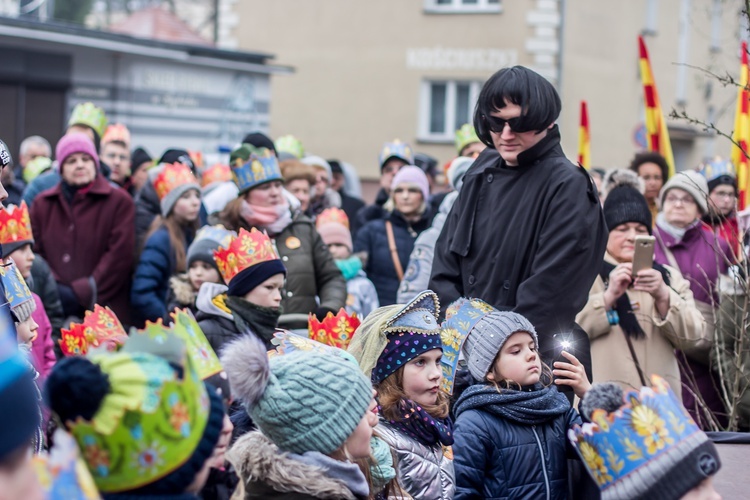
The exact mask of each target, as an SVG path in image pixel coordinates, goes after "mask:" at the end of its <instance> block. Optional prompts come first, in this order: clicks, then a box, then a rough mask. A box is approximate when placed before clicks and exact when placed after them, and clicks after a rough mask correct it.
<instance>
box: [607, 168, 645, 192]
mask: <svg viewBox="0 0 750 500" xmlns="http://www.w3.org/2000/svg"><path fill="white" fill-rule="evenodd" d="M617 186H630V187H632V188H633V189H635V190H637V191H638V192H639V193H641V194H643V193H645V192H646V185H645V184H644V183H643V179H641V178H640V177H638V174H637V173H635V172H633V171H632V170H626V169H624V168H616V169H614V170H609V171H608V172H607V174H606V175H605V176H604V179H602V198H604V199H606V198H607V195H608V194H609V193H610V192H611V191H612V190H613V189H614V188H616V187H617Z"/></svg>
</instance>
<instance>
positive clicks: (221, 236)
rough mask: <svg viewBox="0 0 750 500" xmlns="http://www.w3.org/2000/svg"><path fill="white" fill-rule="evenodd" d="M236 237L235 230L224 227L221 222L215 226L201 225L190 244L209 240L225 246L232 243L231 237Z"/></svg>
mask: <svg viewBox="0 0 750 500" xmlns="http://www.w3.org/2000/svg"><path fill="white" fill-rule="evenodd" d="M236 237H237V233H236V232H234V231H230V230H229V229H226V228H225V227H224V226H222V225H221V224H217V225H215V226H203V227H202V228H200V229H199V230H198V232H197V233H195V238H194V239H193V243H191V245H193V244H195V243H196V242H197V241H200V240H211V241H215V242H217V243H218V244H219V245H220V246H222V247H224V248H227V247H229V245H230V244H231V243H232V238H236ZM188 251H189V250H188Z"/></svg>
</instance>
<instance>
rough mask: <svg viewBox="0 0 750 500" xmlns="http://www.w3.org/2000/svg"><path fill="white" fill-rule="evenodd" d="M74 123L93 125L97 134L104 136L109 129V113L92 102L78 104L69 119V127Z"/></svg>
mask: <svg viewBox="0 0 750 500" xmlns="http://www.w3.org/2000/svg"><path fill="white" fill-rule="evenodd" d="M72 125H85V126H87V127H91V128H92V129H93V130H94V132H96V135H98V136H99V137H102V136H103V135H104V132H105V130H106V129H107V115H106V114H105V113H104V110H103V109H102V108H100V107H98V106H95V105H94V104H93V103H91V102H85V103H82V104H76V106H75V107H74V108H73V112H72V113H71V114H70V120H68V127H70V126H72Z"/></svg>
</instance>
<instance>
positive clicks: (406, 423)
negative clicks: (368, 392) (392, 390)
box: [380, 399, 453, 446]
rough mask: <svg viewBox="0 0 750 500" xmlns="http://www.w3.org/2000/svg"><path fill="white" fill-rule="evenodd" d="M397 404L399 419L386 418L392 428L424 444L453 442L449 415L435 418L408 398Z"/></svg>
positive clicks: (445, 444) (448, 444)
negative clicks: (399, 413) (444, 417)
mask: <svg viewBox="0 0 750 500" xmlns="http://www.w3.org/2000/svg"><path fill="white" fill-rule="evenodd" d="M399 406H400V410H401V419H400V420H388V423H389V424H391V425H392V426H393V427H394V428H396V429H397V430H399V431H400V432H403V433H404V434H406V435H407V436H409V437H410V438H412V439H415V440H416V441H419V442H420V443H422V444H423V445H425V446H435V445H436V444H437V443H438V442H439V443H440V444H441V445H443V446H450V445H452V444H453V421H452V420H451V419H450V417H448V418H446V419H439V418H435V417H433V416H432V415H430V414H429V413H427V411H425V410H424V408H422V407H421V406H420V405H418V404H417V403H415V402H414V401H412V400H410V399H404V400H402V401H401V402H400V403H399ZM380 414H381V415H382V409H381V411H380Z"/></svg>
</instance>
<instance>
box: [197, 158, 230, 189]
mask: <svg viewBox="0 0 750 500" xmlns="http://www.w3.org/2000/svg"><path fill="white" fill-rule="evenodd" d="M231 180H232V169H231V168H229V165H224V164H222V163H216V164H214V165H211V166H210V167H208V168H207V169H206V170H204V171H203V177H202V178H201V186H202V187H206V186H208V185H209V184H213V183H214V182H227V181H231Z"/></svg>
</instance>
